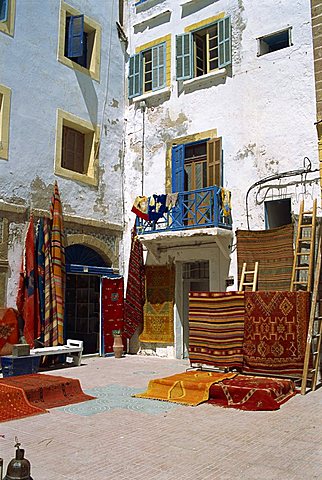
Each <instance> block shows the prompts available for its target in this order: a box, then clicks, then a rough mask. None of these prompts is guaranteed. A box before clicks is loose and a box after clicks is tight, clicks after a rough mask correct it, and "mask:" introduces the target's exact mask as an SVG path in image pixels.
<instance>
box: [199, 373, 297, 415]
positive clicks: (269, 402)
mask: <svg viewBox="0 0 322 480" xmlns="http://www.w3.org/2000/svg"><path fill="white" fill-rule="evenodd" d="M295 394H296V391H295V385H294V382H292V381H291V380H287V379H279V378H269V377H266V378H265V377H255V376H250V375H237V376H236V377H235V378H232V379H225V380H223V381H222V382H219V383H216V384H214V385H212V386H211V387H210V391H209V400H208V403H211V404H213V405H219V406H220V407H229V408H237V409H239V410H249V411H255V410H278V409H279V408H280V405H282V404H283V403H285V402H287V400H289V399H290V398H292V397H293V396H294V395H295Z"/></svg>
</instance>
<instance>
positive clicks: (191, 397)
mask: <svg viewBox="0 0 322 480" xmlns="http://www.w3.org/2000/svg"><path fill="white" fill-rule="evenodd" d="M235 376H236V373H218V372H204V371H189V372H183V373H177V374H175V375H171V376H170V377H165V378H157V379H154V380H150V382H149V385H148V389H147V391H146V392H144V393H139V394H136V395H134V397H137V398H150V399H154V400H165V401H168V402H175V403H182V404H185V405H192V406H195V405H199V404H200V403H202V402H206V401H207V400H208V399H209V389H210V387H211V385H213V384H214V383H217V382H221V381H222V380H224V379H226V378H233V377H235Z"/></svg>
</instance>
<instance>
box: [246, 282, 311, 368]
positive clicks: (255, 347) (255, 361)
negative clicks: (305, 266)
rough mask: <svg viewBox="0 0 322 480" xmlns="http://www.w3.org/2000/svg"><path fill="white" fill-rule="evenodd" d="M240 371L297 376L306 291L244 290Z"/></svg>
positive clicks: (302, 352)
mask: <svg viewBox="0 0 322 480" xmlns="http://www.w3.org/2000/svg"><path fill="white" fill-rule="evenodd" d="M245 308H246V315H245V333H244V346H243V350H244V365H243V372H254V373H267V374H270V375H290V376H292V375H301V374H302V371H303V364H304V356H305V349H306V339H307V330H308V321H309V315H310V293H309V292H301V291H297V292H245Z"/></svg>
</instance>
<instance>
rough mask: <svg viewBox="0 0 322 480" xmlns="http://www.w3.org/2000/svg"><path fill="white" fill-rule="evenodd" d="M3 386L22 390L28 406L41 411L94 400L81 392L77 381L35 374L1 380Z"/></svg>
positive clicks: (0, 385)
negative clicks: (38, 408) (28, 403)
mask: <svg viewBox="0 0 322 480" xmlns="http://www.w3.org/2000/svg"><path fill="white" fill-rule="evenodd" d="M3 386H9V387H18V388H19V389H22V390H23V391H24V393H25V395H26V398H27V400H28V401H29V402H30V404H31V405H32V406H34V407H40V408H41V409H43V410H46V409H47V408H54V407H62V406H65V405H70V404H72V403H80V402H86V401H87V400H92V399H94V398H95V397H92V396H91V395H86V394H85V393H84V392H83V390H82V388H81V385H80V382H79V380H77V379H74V378H65V377H60V376H56V375H44V374H39V373H36V374H32V375H18V376H16V377H8V378H1V379H0V387H3ZM1 407H2V404H1Z"/></svg>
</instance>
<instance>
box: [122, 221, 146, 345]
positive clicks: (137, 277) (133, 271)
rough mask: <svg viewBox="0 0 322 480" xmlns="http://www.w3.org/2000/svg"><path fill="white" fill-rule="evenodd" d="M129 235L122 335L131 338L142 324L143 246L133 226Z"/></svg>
mask: <svg viewBox="0 0 322 480" xmlns="http://www.w3.org/2000/svg"><path fill="white" fill-rule="evenodd" d="M131 235H132V241H131V252H130V259H129V270H128V277H127V286H126V296H125V302H124V335H125V337H127V338H131V337H132V335H133V334H134V332H135V331H136V329H137V327H138V326H139V325H142V324H143V307H144V302H145V275H144V262H143V246H142V244H141V242H140V241H139V239H138V237H137V234H136V230H135V226H134V228H133V230H132V234H131Z"/></svg>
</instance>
